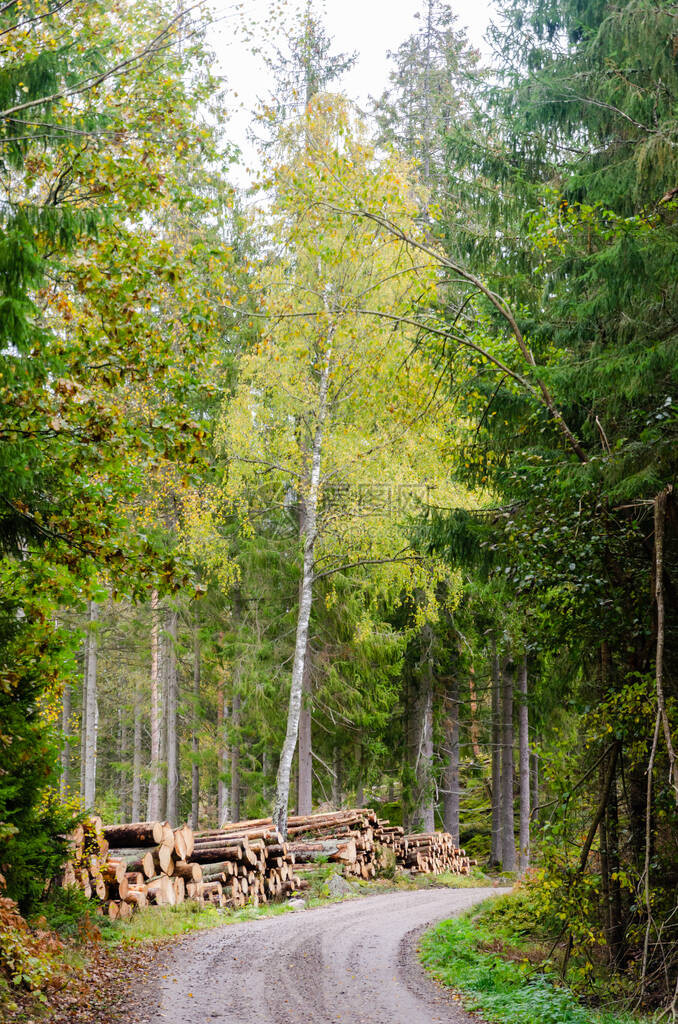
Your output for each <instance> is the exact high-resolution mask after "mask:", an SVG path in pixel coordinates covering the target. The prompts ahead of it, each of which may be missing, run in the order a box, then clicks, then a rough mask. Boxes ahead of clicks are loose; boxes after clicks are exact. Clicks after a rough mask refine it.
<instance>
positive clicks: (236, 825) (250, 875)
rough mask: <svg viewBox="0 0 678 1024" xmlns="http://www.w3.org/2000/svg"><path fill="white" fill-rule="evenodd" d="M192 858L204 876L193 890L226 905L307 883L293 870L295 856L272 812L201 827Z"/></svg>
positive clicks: (262, 898)
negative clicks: (270, 815)
mask: <svg viewBox="0 0 678 1024" xmlns="http://www.w3.org/2000/svg"><path fill="white" fill-rule="evenodd" d="M189 862H190V863H194V864H197V865H200V867H201V868H202V874H203V881H202V883H201V884H199V885H195V886H189V887H188V894H189V895H190V896H191V897H193V898H196V899H200V900H202V901H203V902H207V901H209V902H211V903H213V904H215V905H217V906H221V907H224V906H226V907H242V906H244V905H245V903H247V902H249V903H251V904H253V905H254V906H258V905H259V904H260V903H267V902H268V901H269V900H270V899H276V898H277V897H283V896H288V895H290V894H291V893H293V892H296V891H300V890H302V889H305V888H308V883H307V882H306V881H305V880H303V879H301V878H298V877H297V876H296V875H295V873H294V863H295V858H294V856H293V855H292V853H291V852H290V848H289V846H288V844H287V843H284V842H283V839H282V836H281V835H280V833H279V832H277V831H276V830H275V829H274V828H273V825H272V821H271V819H270V818H260V819H257V820H251V821H235V822H229V823H228V824H226V825H224V826H223V827H222V828H220V829H213V830H211V831H208V832H197V833H196V835H195V847H194V850H193V853H192V855H191V857H190V858H189Z"/></svg>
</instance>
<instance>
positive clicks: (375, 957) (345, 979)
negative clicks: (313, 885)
mask: <svg viewBox="0 0 678 1024" xmlns="http://www.w3.org/2000/svg"><path fill="white" fill-rule="evenodd" d="M500 891H502V890H496V889H495V890H492V889H442V888H441V889H428V890H419V891H418V892H402V893H390V894H387V895H383V896H381V895H380V896H368V897H364V898H362V899H355V900H348V901H346V902H344V903H336V904H333V905H331V906H327V907H318V908H316V909H313V910H300V911H298V912H297V913H291V914H283V915H281V916H279V917H270V918H261V919H260V920H256V921H249V922H246V923H243V924H235V925H227V926H225V927H223V928H216V929H213V930H211V931H205V932H199V933H196V934H194V935H193V936H191V937H190V938H188V939H185V940H182V941H181V942H180V943H179V944H178V945H177V946H175V947H174V948H173V950H172V953H171V955H170V956H169V958H168V959H167V960H166V961H165V964H164V966H163V968H162V971H163V977H162V978H161V979H159V980H158V981H157V983H156V985H155V986H154V988H153V989H152V990H151V993H150V995H151V1000H150V1003H151V1005H153V1006H154V1007H155V1009H153V1010H152V1011H151V1018H150V1021H151V1024H302V1022H303V1024H433V1022H439V1024H472V1022H474V1024H477V1021H478V1018H477V1017H475V1018H472V1017H470V1016H469V1015H468V1014H466V1013H464V1012H463V1011H462V1010H461V1009H460V1008H459V1007H458V1006H457V1005H455V1003H454V1001H453V999H452V997H451V995H450V994H449V993H448V992H446V991H444V990H443V989H441V988H438V987H437V986H436V985H435V984H434V983H433V982H432V981H431V980H430V979H429V978H428V977H427V976H426V974H425V973H424V971H423V969H422V968H421V966H420V965H419V963H418V961H417V957H416V944H417V941H418V938H419V935H420V933H421V932H422V930H423V929H424V928H425V927H426V926H427V925H431V924H434V923H435V922H436V921H440V920H442V919H444V918H447V917H452V916H453V915H454V914H457V913H459V912H460V911H462V910H465V909H466V908H467V907H471V906H473V905H474V904H476V903H480V902H482V901H483V900H486V899H487V898H488V897H489V896H492V895H493V894H496V893H497V892H500Z"/></svg>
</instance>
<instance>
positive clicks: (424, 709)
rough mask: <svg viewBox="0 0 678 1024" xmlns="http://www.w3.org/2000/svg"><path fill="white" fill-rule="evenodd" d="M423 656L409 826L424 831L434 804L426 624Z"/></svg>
mask: <svg viewBox="0 0 678 1024" xmlns="http://www.w3.org/2000/svg"><path fill="white" fill-rule="evenodd" d="M422 642H423V647H424V651H423V655H422V659H421V663H420V669H421V670H420V672H419V679H418V684H419V685H418V690H417V695H416V702H417V703H416V714H415V719H416V733H415V740H416V745H417V746H416V751H415V759H414V774H415V778H416V790H417V792H416V799H415V807H414V811H413V815H412V818H413V825H414V827H415V828H422V829H423V831H424V832H433V830H434V828H435V805H434V801H433V793H432V781H433V779H432V775H433V664H432V652H431V646H432V643H433V630H432V628H431V626H430V625H426V626H424V627H423V629H422Z"/></svg>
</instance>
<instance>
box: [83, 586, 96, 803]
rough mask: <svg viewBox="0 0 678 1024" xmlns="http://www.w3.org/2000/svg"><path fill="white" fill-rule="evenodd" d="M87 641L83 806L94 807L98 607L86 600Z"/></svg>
mask: <svg viewBox="0 0 678 1024" xmlns="http://www.w3.org/2000/svg"><path fill="white" fill-rule="evenodd" d="M87 618H88V624H87V641H86V645H85V693H86V699H87V715H86V720H85V786H84V794H83V806H84V808H85V810H90V809H91V808H92V807H94V800H95V797H96V782H97V725H98V721H97V719H98V713H97V712H98V707H97V634H96V627H95V623H96V622H97V620H98V618H99V608H98V605H97V604H95V602H94V601H88V602H87Z"/></svg>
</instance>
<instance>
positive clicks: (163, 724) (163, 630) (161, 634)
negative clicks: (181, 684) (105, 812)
mask: <svg viewBox="0 0 678 1024" xmlns="http://www.w3.org/2000/svg"><path fill="white" fill-rule="evenodd" d="M158 612H159V616H160V622H159V628H158V689H159V690H160V763H159V769H160V778H159V783H160V814H159V815H158V817H160V818H162V819H163V821H164V820H165V818H166V817H167V644H168V640H167V608H166V607H165V605H163V604H161V605H160V606H159V608H158Z"/></svg>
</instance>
